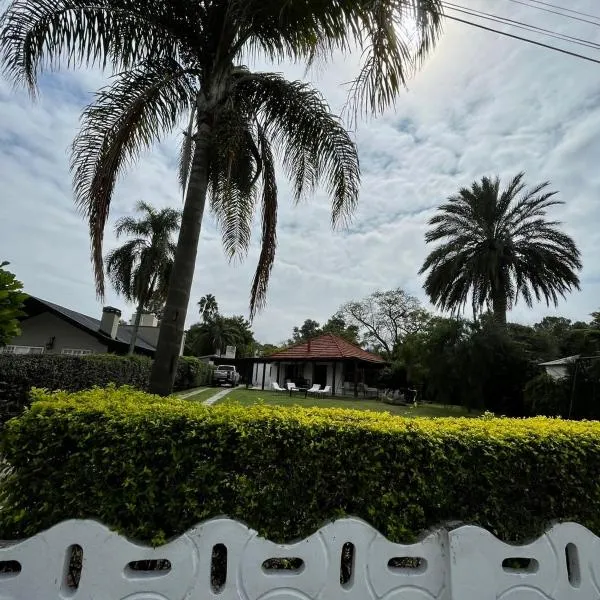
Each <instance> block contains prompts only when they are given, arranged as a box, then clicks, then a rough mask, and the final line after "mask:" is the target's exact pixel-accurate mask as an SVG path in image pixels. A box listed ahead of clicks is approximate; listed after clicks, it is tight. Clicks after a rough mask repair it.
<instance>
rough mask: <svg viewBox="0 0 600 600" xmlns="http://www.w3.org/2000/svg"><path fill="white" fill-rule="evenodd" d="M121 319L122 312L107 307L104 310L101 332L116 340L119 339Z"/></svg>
mask: <svg viewBox="0 0 600 600" xmlns="http://www.w3.org/2000/svg"><path fill="white" fill-rule="evenodd" d="M120 318H121V311H120V310H119V309H118V308H114V307H112V306H105V307H104V308H103V309H102V319H101V321H100V331H101V332H102V333H104V334H106V335H108V336H109V337H111V338H112V339H113V340H114V339H115V338H116V337H117V330H118V329H119V319H120Z"/></svg>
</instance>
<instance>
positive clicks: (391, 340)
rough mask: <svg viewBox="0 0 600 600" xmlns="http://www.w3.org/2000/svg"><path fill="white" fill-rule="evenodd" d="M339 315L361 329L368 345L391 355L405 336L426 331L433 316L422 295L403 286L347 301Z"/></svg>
mask: <svg viewBox="0 0 600 600" xmlns="http://www.w3.org/2000/svg"><path fill="white" fill-rule="evenodd" d="M337 316H339V317H341V318H342V319H344V320H345V322H346V323H347V324H349V325H350V326H354V327H355V328H357V329H358V331H360V333H361V334H362V340H363V342H364V343H365V344H368V345H369V347H370V348H372V349H373V350H375V351H377V352H380V353H382V354H384V355H386V356H387V357H392V356H394V354H395V353H396V352H397V351H398V349H399V348H400V346H401V344H402V342H403V341H404V340H405V338H406V337H407V336H409V335H413V334H415V333H418V332H419V331H422V330H423V329H424V328H425V327H426V326H427V323H428V321H429V320H430V318H431V315H430V314H429V313H428V312H427V311H426V310H425V309H424V308H423V307H422V306H421V302H420V301H419V299H418V298H415V297H414V296H410V295H409V294H407V293H406V292H405V291H404V290H402V289H400V288H397V289H395V290H386V291H383V292H382V291H377V292H374V293H373V294H371V295H370V296H368V297H367V298H363V299H362V300H354V301H352V302H347V303H346V304H344V305H343V306H341V307H340V310H339V312H338V313H337Z"/></svg>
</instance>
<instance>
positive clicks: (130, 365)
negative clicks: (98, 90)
mask: <svg viewBox="0 0 600 600" xmlns="http://www.w3.org/2000/svg"><path fill="white" fill-rule="evenodd" d="M151 368H152V359H150V358H148V357H145V356H117V355H115V354H91V355H89V356H63V355H59V354H38V355H29V356H27V355H26V356H18V355H15V354H0V424H2V423H4V422H5V421H7V420H8V419H10V418H11V417H14V416H16V415H18V414H20V413H21V411H22V410H23V407H24V406H27V405H28V404H29V390H30V389H31V388H32V387H37V388H45V389H48V390H67V391H71V392H77V391H80V390H85V389H89V388H91V387H94V386H105V385H108V384H111V383H112V384H115V385H129V386H132V387H135V388H138V389H140V390H147V389H148V384H149V382H150V370H151ZM211 373H212V367H211V366H210V365H208V364H206V363H203V362H202V361H200V360H198V359H196V358H190V357H182V358H181V359H180V361H179V364H178V366H177V377H176V379H175V386H174V387H175V389H176V390H185V389H189V388H193V387H200V386H202V385H207V384H209V383H210V379H211Z"/></svg>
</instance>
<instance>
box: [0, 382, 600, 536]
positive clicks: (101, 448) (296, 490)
mask: <svg viewBox="0 0 600 600" xmlns="http://www.w3.org/2000/svg"><path fill="white" fill-rule="evenodd" d="M35 397H36V399H38V400H39V402H36V403H34V404H33V405H32V407H31V408H30V409H29V410H28V411H26V412H25V413H24V414H23V415H22V416H21V417H19V418H18V419H14V420H12V421H10V422H9V423H8V424H7V426H6V429H5V433H4V437H3V441H2V446H1V448H0V450H1V452H2V454H3V455H4V456H5V457H6V459H7V460H8V461H9V464H10V465H11V467H12V473H11V475H10V476H9V477H8V478H7V480H6V481H5V483H4V484H3V487H2V497H1V498H0V501H1V504H2V506H3V510H2V512H1V513H0V535H1V536H2V537H3V538H4V539H7V538H8V537H11V538H12V537H18V536H24V535H32V534H34V533H35V532H37V531H39V530H42V529H44V528H47V527H50V526H51V525H53V524H55V523H57V522H59V521H61V520H63V519H67V518H95V519H99V520H100V521H102V522H104V523H106V524H107V525H109V526H111V527H114V528H116V529H117V530H118V531H120V532H122V533H124V534H126V535H129V536H133V537H135V538H138V539H142V540H147V541H152V542H154V543H159V542H162V541H164V539H165V538H167V537H170V536H173V535H176V534H180V533H182V532H184V531H185V530H186V529H188V528H189V527H191V526H192V525H194V524H196V523H198V522H199V521H202V520H204V519H208V518H210V517H214V516H217V515H223V514H225V515H228V516H230V517H232V518H235V519H238V520H241V521H243V522H246V523H248V524H249V525H250V526H251V527H254V528H256V529H257V530H258V531H259V532H260V533H261V534H262V535H266V536H268V537H269V538H271V539H273V540H278V541H283V540H290V539H294V538H298V537H302V536H306V535H308V534H310V533H312V532H314V531H315V530H316V529H317V528H319V527H320V526H322V525H323V523H324V522H325V521H326V520H328V519H332V518H336V517H340V516H342V515H356V516H358V517H361V518H363V519H365V520H367V521H369V522H370V523H371V524H372V525H373V526H374V527H376V528H377V529H379V530H380V531H381V532H382V533H383V534H384V535H386V536H388V537H389V538H390V539H392V540H397V541H410V540H412V539H414V538H415V537H416V536H417V535H419V534H420V533H421V532H422V531H423V530H424V529H426V528H429V527H430V526H434V525H438V524H440V523H444V522H447V521H450V520H452V521H460V522H468V523H475V524H478V525H481V526H483V527H486V528H488V529H489V530H490V531H492V532H493V533H495V534H496V535H498V536H500V537H502V538H504V539H507V540H516V539H525V538H529V537H534V536H538V535H539V534H540V533H541V532H542V530H543V528H544V527H545V526H546V525H547V524H548V523H549V522H551V521H553V520H561V519H568V520H573V521H576V522H578V523H581V524H582V525H584V526H586V527H588V528H590V529H591V530H592V531H594V532H595V533H600V515H599V513H598V510H597V506H598V505H599V504H600V486H599V485H598V481H599V479H600V423H592V422H568V421H561V420H557V419H545V418H537V419H514V420H513V419H497V418H491V417H489V416H488V417H486V418H485V419H435V420H433V419H402V418H399V417H394V416H392V415H389V414H387V413H375V412H372V413H371V412H363V411H350V410H343V409H330V410H324V409H318V408H314V409H300V408H283V407H273V406H267V405H257V406H253V407H242V406H237V405H224V406H222V407H221V406H217V407H205V406H202V405H198V404H197V403H193V402H187V401H185V400H179V399H176V398H169V399H163V398H158V397H156V396H149V395H146V394H144V393H142V392H137V391H135V390H131V389H127V388H121V389H108V390H103V389H95V390H92V391H86V392H80V393H76V394H68V393H65V392H59V393H55V394H50V395H49V394H47V393H44V392H42V391H36V392H35Z"/></svg>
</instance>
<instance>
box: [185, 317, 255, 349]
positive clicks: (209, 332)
mask: <svg viewBox="0 0 600 600" xmlns="http://www.w3.org/2000/svg"><path fill="white" fill-rule="evenodd" d="M255 344H256V342H255V340H254V333H253V332H252V329H251V328H250V323H249V322H248V321H247V320H246V319H245V318H244V317H242V316H240V315H236V316H233V317H223V316H221V315H219V314H215V315H213V316H211V317H209V318H208V319H207V320H205V321H204V322H202V323H194V325H192V326H191V327H190V328H189V330H188V332H187V335H186V338H185V354H186V355H188V356H206V355H208V354H214V353H218V352H219V351H223V352H224V351H225V348H226V347H227V346H235V347H236V358H245V357H248V356H253V355H254V347H255Z"/></svg>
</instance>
